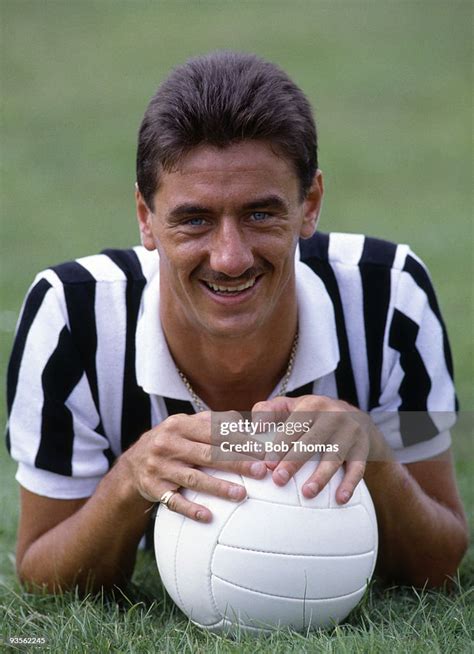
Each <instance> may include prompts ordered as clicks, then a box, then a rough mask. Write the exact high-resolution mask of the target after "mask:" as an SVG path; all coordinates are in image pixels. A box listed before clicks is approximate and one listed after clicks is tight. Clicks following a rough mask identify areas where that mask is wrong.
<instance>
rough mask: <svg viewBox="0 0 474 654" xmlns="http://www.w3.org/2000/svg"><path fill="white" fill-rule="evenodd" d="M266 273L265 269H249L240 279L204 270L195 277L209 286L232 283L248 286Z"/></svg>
mask: <svg viewBox="0 0 474 654" xmlns="http://www.w3.org/2000/svg"><path fill="white" fill-rule="evenodd" d="M264 272H266V269H264V268H263V267H260V268H249V269H248V270H246V271H245V272H244V273H243V274H242V275H239V276H238V277H229V276H228V275H224V274H222V273H215V272H214V271H213V270H202V271H199V272H197V273H196V274H195V275H194V277H196V278H197V279H199V280H201V281H204V282H208V283H209V284H217V285H218V284H226V283H232V284H236V285H239V284H246V283H247V282H249V281H250V280H251V279H254V278H255V277H258V276H259V275H262V274H263V273H264Z"/></svg>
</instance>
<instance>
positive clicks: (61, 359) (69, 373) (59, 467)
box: [35, 327, 84, 477]
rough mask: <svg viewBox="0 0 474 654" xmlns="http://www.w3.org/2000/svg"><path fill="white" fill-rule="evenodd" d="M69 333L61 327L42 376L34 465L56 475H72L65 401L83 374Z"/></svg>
mask: <svg viewBox="0 0 474 654" xmlns="http://www.w3.org/2000/svg"><path fill="white" fill-rule="evenodd" d="M83 372H84V370H83V368H82V365H81V362H80V359H79V356H78V354H77V351H76V350H75V348H74V346H73V344H72V339H71V334H70V332H69V330H68V329H67V327H63V329H62V331H61V333H60V334H59V340H58V344H57V346H56V349H55V350H54V352H53V353H52V355H51V356H50V358H49V360H48V363H47V364H46V366H45V367H44V370H43V374H42V376H41V382H42V386H43V396H44V401H43V410H42V416H41V440H40V444H39V448H38V452H37V454H36V459H35V466H36V467H37V468H41V469H43V470H49V471H51V472H55V473H56V474H59V475H67V476H69V477H70V476H71V475H72V454H73V442H74V428H73V418H72V414H71V411H70V410H69V409H68V408H67V406H66V405H65V402H66V400H67V398H68V397H69V395H70V394H71V392H72V391H73V389H74V388H75V386H76V385H77V384H78V383H79V380H80V379H81V377H82V375H83Z"/></svg>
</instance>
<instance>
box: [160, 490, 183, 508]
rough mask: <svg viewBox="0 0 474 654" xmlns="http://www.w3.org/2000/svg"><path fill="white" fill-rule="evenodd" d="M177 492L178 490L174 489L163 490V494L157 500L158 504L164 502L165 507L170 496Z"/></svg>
mask: <svg viewBox="0 0 474 654" xmlns="http://www.w3.org/2000/svg"><path fill="white" fill-rule="evenodd" d="M177 492H178V491H175V490H167V491H165V492H164V493H163V495H162V496H161V497H160V500H159V501H160V504H164V506H166V507H167V506H168V504H169V503H170V500H171V498H172V497H173V495H176V493H177Z"/></svg>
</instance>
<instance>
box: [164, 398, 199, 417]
mask: <svg viewBox="0 0 474 654" xmlns="http://www.w3.org/2000/svg"><path fill="white" fill-rule="evenodd" d="M163 400H164V402H165V405H166V411H167V413H168V416H174V415H176V414H177V413H185V414H186V415H188V416H191V415H193V414H194V413H196V412H195V410H194V407H193V405H192V404H191V402H188V401H187V400H177V399H175V398H174V397H163Z"/></svg>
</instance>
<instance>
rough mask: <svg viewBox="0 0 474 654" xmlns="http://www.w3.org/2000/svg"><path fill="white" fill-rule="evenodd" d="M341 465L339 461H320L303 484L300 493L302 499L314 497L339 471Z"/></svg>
mask: <svg viewBox="0 0 474 654" xmlns="http://www.w3.org/2000/svg"><path fill="white" fill-rule="evenodd" d="M341 465H342V462H341V461H335V460H332V461H328V460H321V461H320V462H319V465H318V467H317V468H316V470H315V471H314V472H313V474H312V475H310V476H309V477H308V479H307V480H306V481H305V482H304V484H303V487H302V489H301V491H302V493H303V495H304V497H306V498H307V499H311V498H313V497H316V495H317V494H318V493H319V492H320V491H321V490H322V489H323V488H324V487H325V486H326V484H327V483H328V481H329V480H330V479H331V477H333V476H334V475H335V473H336V472H337V471H338V470H339V468H340V467H341Z"/></svg>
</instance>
